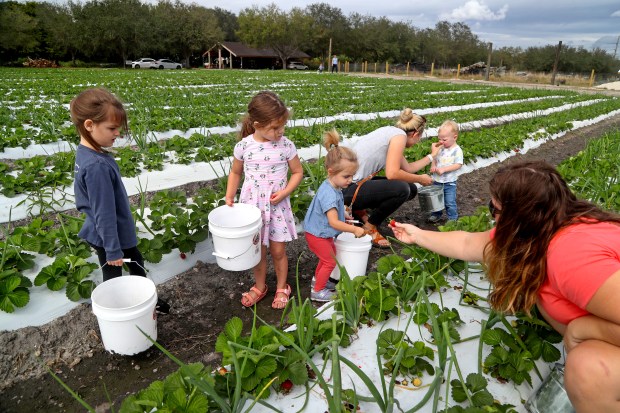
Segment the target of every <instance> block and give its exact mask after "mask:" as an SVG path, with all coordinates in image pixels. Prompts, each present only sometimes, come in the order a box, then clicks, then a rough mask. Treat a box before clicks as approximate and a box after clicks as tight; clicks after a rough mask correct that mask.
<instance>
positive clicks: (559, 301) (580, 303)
mask: <svg viewBox="0 0 620 413" xmlns="http://www.w3.org/2000/svg"><path fill="white" fill-rule="evenodd" d="M493 235H495V228H494V229H493V231H492V234H491V236H493ZM617 271H620V226H618V225H615V224H612V223H606V222H600V223H596V224H575V225H571V226H569V227H567V228H564V229H562V230H560V231H559V232H558V233H557V234H556V235H555V236H554V237H553V239H552V240H551V242H550V243H549V247H548V249H547V278H546V279H545V281H544V282H543V284H542V286H541V288H540V290H539V291H538V299H539V303H540V305H542V307H543V308H544V310H545V311H546V312H547V313H548V314H549V316H550V317H551V318H553V319H554V320H556V321H558V322H560V323H562V324H568V323H569V322H571V321H572V320H574V319H575V318H579V317H582V316H585V315H588V314H590V313H589V312H588V311H587V310H586V309H585V308H586V305H587V304H588V303H589V302H590V299H592V297H593V296H594V294H595V293H596V292H597V291H598V289H599V288H600V287H601V286H602V285H603V283H604V282H605V281H607V279H608V278H609V277H610V276H611V275H613V274H614V273H616V272H617Z"/></svg>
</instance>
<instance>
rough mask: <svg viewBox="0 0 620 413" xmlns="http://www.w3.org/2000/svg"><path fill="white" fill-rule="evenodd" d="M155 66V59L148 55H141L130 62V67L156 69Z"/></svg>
mask: <svg viewBox="0 0 620 413" xmlns="http://www.w3.org/2000/svg"><path fill="white" fill-rule="evenodd" d="M157 67H158V66H157V61H156V60H155V59H151V58H149V57H143V58H142V59H139V60H135V61H133V62H131V68H132V69H157Z"/></svg>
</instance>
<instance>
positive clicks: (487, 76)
mask: <svg viewBox="0 0 620 413" xmlns="http://www.w3.org/2000/svg"><path fill="white" fill-rule="evenodd" d="M492 53H493V43H489V55H488V56H487V71H486V72H485V73H484V80H487V81H488V80H489V74H490V73H491V54H492Z"/></svg>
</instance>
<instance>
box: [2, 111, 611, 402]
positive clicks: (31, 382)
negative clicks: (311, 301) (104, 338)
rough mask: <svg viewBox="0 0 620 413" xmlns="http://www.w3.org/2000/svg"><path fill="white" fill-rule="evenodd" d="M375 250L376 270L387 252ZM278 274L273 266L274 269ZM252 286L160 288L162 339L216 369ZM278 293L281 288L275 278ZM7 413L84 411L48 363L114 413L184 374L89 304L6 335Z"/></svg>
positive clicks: (481, 176)
mask: <svg viewBox="0 0 620 413" xmlns="http://www.w3.org/2000/svg"><path fill="white" fill-rule="evenodd" d="M619 128H620V116H616V117H614V118H611V119H608V120H606V121H604V122H601V123H599V124H596V125H593V126H589V127H585V128H582V129H580V130H577V131H574V132H570V133H568V134H567V135H565V136H564V137H562V138H560V139H557V140H555V141H551V142H548V143H546V144H544V145H542V146H541V147H539V148H537V149H534V150H532V151H529V152H528V153H526V154H518V155H516V156H515V157H513V158H511V159H509V160H506V161H504V162H503V163H502V164H505V163H506V162H514V161H517V160H523V159H544V160H546V161H548V162H550V163H552V164H554V165H557V164H558V163H560V162H561V161H562V160H564V159H566V158H568V157H570V156H573V155H575V154H576V153H578V152H579V151H580V150H582V149H583V148H584V147H585V145H586V144H587V142H588V141H589V140H590V139H593V138H597V137H599V136H601V135H603V134H605V132H607V131H611V130H618V129H619ZM498 166H499V164H494V165H491V166H489V167H487V168H484V169H479V170H476V171H474V172H471V173H469V174H466V175H462V176H461V177H460V178H459V189H458V204H459V209H460V211H459V212H460V213H461V214H462V215H467V214H471V213H473V212H474V211H475V209H476V208H477V207H479V206H481V205H484V204H486V202H487V201H488V185H487V181H488V178H489V176H490V175H492V174H493V172H494V171H495V170H496V169H497V167H498ZM395 218H396V219H398V220H399V221H403V222H412V223H415V224H418V225H420V226H422V227H426V228H429V225H428V224H425V223H424V220H423V217H422V214H421V212H420V210H419V207H418V204H417V201H415V200H414V201H413V202H409V203H407V204H405V205H404V206H403V207H402V208H401V209H400V210H399V211H398V212H397V214H396V216H395ZM287 252H288V257H289V268H290V271H289V272H290V274H291V275H290V276H289V277H290V278H289V282H290V283H291V285H292V286H293V288H294V290H296V288H295V279H294V274H295V266H296V264H297V259H298V257H300V259H299V265H300V277H299V283H300V289H301V296H302V299H305V298H306V297H307V296H308V293H309V290H310V287H309V282H310V278H311V274H312V273H313V272H314V267H315V265H316V261H315V258H314V257H313V256H312V255H311V254H310V253H309V250H308V249H307V246H306V243H305V241H304V240H303V238H302V239H299V240H296V241H294V242H292V243H290V244H289V245H288V246H287ZM386 253H387V252H386V251H385V250H378V249H373V250H371V255H370V257H369V263H370V265H371V266H372V265H373V263H375V262H376V261H377V259H378V258H379V257H380V256H382V255H383V254H386ZM269 271H270V274H272V273H273V268H270V269H269ZM251 285H252V277H251V273H250V272H249V271H246V272H241V273H233V272H228V271H223V270H221V269H220V268H219V267H217V266H216V265H215V264H208V265H207V264H201V263H199V264H198V265H196V266H195V267H194V268H192V269H190V270H189V271H187V272H186V273H184V274H181V275H179V276H177V277H174V278H173V279H171V280H170V281H168V282H166V283H165V284H162V285H160V286H159V287H158V290H159V294H160V296H161V297H163V298H165V299H167V300H168V301H169V302H170V303H171V304H172V306H173V310H172V312H171V314H169V315H165V316H160V318H159V321H158V333H159V337H158V341H159V342H161V344H162V345H164V346H165V347H166V348H168V349H169V350H170V351H171V352H172V353H174V354H175V355H176V356H177V357H179V358H180V359H181V360H184V361H186V362H196V361H201V362H203V363H204V364H207V365H216V364H217V362H218V356H217V355H216V354H215V352H214V345H215V340H216V338H217V335H218V334H219V333H220V331H221V330H222V327H223V325H224V323H225V322H226V321H228V320H229V319H230V318H231V317H233V316H239V317H241V319H242V320H244V324H245V326H246V328H247V327H248V326H249V325H250V322H251V317H252V312H251V311H249V310H245V309H243V308H242V306H241V305H239V299H240V296H241V293H242V292H244V291H246V290H247V289H248V288H249V287H250V286H251ZM269 288H270V291H274V288H275V283H274V280H273V279H271V283H270V284H269ZM270 302H271V298H269V297H268V299H265V300H263V301H262V302H261V303H259V305H258V314H259V316H260V317H262V318H263V319H265V320H267V321H268V322H271V323H274V324H275V323H278V322H279V321H280V314H281V313H280V312H278V311H274V310H272V309H271V307H270ZM0 349H1V350H0V393H1V397H0V411H1V412H7V413H9V412H16V413H17V412H43V411H44V412H73V411H82V410H84V409H83V408H82V407H81V406H80V405H79V404H78V403H77V402H76V401H75V400H73V399H72V398H71V396H70V395H69V394H68V393H67V392H66V391H65V390H63V389H62V388H61V387H60V386H59V385H58V384H57V383H56V382H55V381H54V380H53V379H52V378H51V376H50V375H49V374H45V370H44V368H43V366H44V365H48V366H49V367H50V368H51V369H52V370H53V371H54V372H56V373H57V374H58V375H59V376H60V377H61V378H62V379H63V380H64V381H65V382H66V383H67V384H68V385H69V386H70V387H71V388H73V389H74V390H76V391H77V392H78V393H79V394H80V395H81V396H82V397H83V398H84V399H85V400H86V401H88V402H89V403H90V404H91V405H92V406H98V409H99V411H101V412H103V411H109V404H108V402H107V397H106V395H105V393H106V391H107V393H108V394H109V395H110V398H111V399H112V401H113V402H114V404H115V406H116V409H117V410H118V407H119V406H120V403H121V402H122V400H123V399H124V398H125V397H126V396H127V395H128V394H130V393H132V392H135V391H137V390H140V389H143V388H145V387H146V386H148V385H149V384H150V383H151V382H152V381H154V380H158V379H163V378H164V377H166V376H167V375H168V374H169V373H171V372H172V371H174V370H176V368H177V367H176V365H173V363H172V362H171V361H169V360H168V359H167V358H166V357H165V356H163V355H161V353H160V352H159V351H158V350H153V349H151V350H148V351H146V352H144V353H142V354H140V355H138V356H134V357H121V356H116V355H111V354H108V353H107V352H105V351H104V350H103V346H102V345H101V343H100V341H99V338H98V327H97V321H96V318H95V316H94V315H93V314H92V311H91V308H90V306H89V305H82V306H80V307H78V308H77V309H75V310H73V311H72V312H70V313H69V314H67V315H65V316H63V317H61V318H59V319H57V320H55V321H53V322H52V323H49V324H47V325H44V326H41V327H29V328H24V329H21V330H18V331H15V332H0Z"/></svg>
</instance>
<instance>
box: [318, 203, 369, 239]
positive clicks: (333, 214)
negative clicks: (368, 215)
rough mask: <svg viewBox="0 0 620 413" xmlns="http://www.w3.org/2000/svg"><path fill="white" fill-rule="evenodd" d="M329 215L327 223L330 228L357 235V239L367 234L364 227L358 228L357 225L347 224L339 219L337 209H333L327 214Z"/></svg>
mask: <svg viewBox="0 0 620 413" xmlns="http://www.w3.org/2000/svg"><path fill="white" fill-rule="evenodd" d="M325 215H327V222H329V226H330V227H332V228H333V229H335V230H336V231H342V232H350V233H352V234H355V238H359V237H363V236H364V234H366V230H364V228H362V227H356V226H355V225H351V224H347V223H346V222H343V221H341V220H339V219H338V211H337V210H336V208H332V209H330V210H329V211H327V212H326V213H325Z"/></svg>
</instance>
